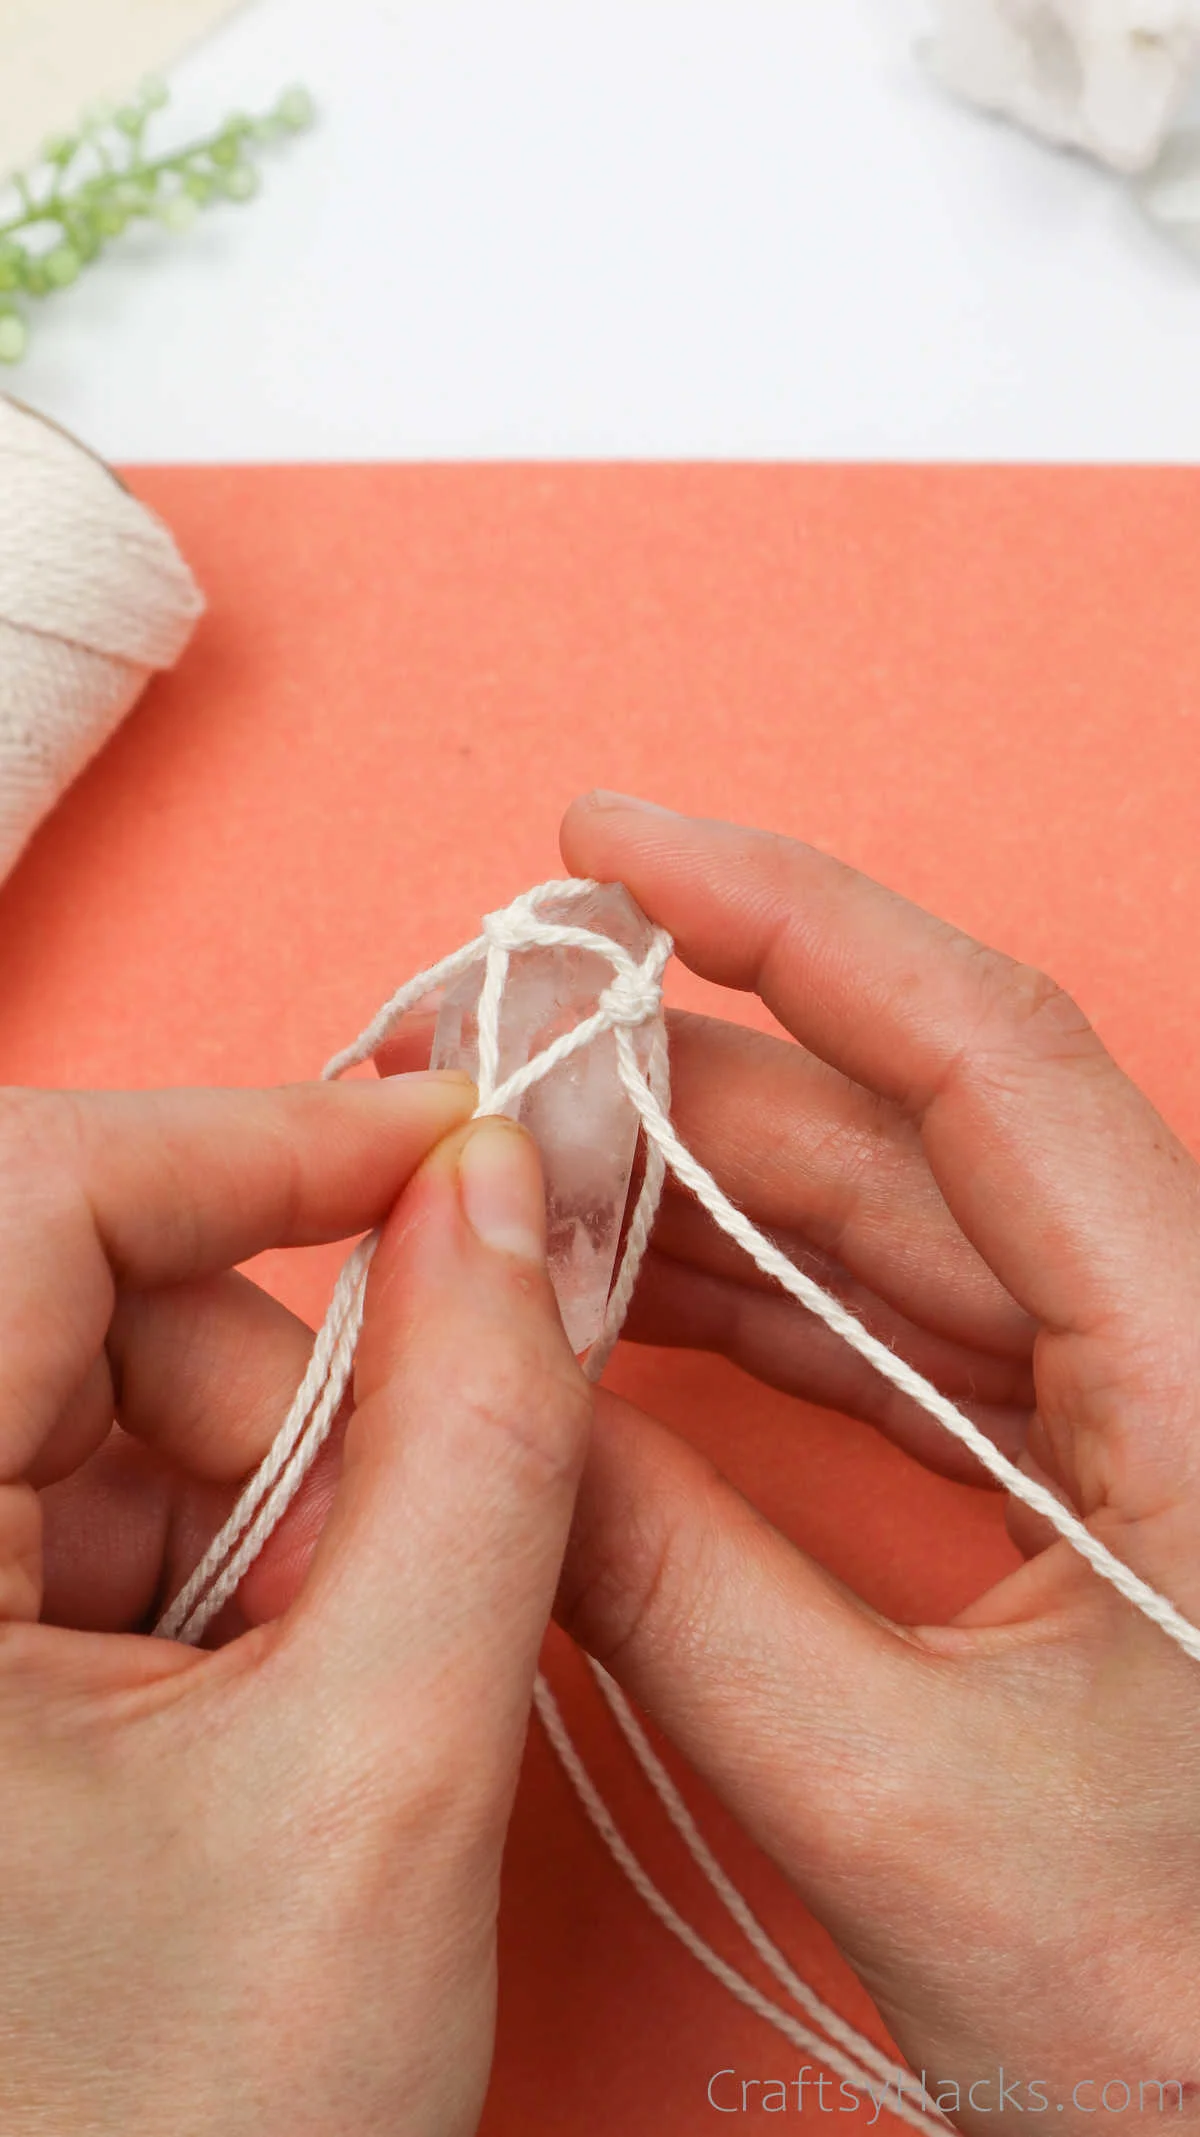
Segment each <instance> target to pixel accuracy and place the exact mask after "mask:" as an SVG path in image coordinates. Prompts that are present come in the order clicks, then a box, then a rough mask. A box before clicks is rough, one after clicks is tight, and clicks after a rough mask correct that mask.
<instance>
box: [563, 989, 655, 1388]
mask: <svg viewBox="0 0 1200 2137" xmlns="http://www.w3.org/2000/svg"><path fill="white" fill-rule="evenodd" d="M646 1080H647V1082H648V1084H649V1086H650V1089H651V1090H652V1092H653V1093H654V1096H655V1098H656V1099H657V1101H658V1103H659V1105H660V1106H661V1107H662V1109H663V1112H664V1113H666V1112H667V1111H668V1110H669V1108H670V1104H671V1070H670V1064H669V1060H668V1056H667V1038H666V1033H665V1031H664V1030H663V1025H662V1019H661V1017H656V1019H655V1021H654V1023H653V1025H652V1026H651V1033H650V1057H649V1060H648V1062H647V1064H646ZM643 1142H644V1144H645V1166H644V1170H643V1173H642V1185H641V1189H640V1191H639V1193H638V1198H637V1201H636V1202H635V1204H634V1208H633V1215H632V1217H631V1218H630V1220H629V1229H628V1231H627V1232H626V1234H625V1244H624V1247H623V1248H622V1251H621V1260H620V1263H619V1265H618V1268H617V1273H616V1276H615V1277H614V1279H613V1287H612V1290H611V1292H610V1293H609V1298H608V1305H607V1307H606V1308H605V1313H604V1326H603V1327H602V1329H601V1330H600V1333H599V1335H598V1336H597V1338H596V1340H595V1342H594V1343H593V1345H592V1347H591V1349H590V1350H589V1352H588V1354H587V1357H586V1359H585V1360H584V1367H583V1369H584V1372H585V1373H586V1374H587V1377H588V1379H589V1380H599V1378H600V1375H601V1373H602V1372H603V1371H604V1368H605V1366H606V1365H607V1364H608V1361H609V1359H610V1358H611V1356H612V1354H613V1351H614V1349H615V1348H616V1344H617V1339H618V1337H619V1336H620V1333H621V1330H622V1328H623V1327H624V1326H625V1316H626V1314H627V1313H628V1312H629V1304H630V1300H631V1299H632V1297H633V1293H634V1288H635V1286H636V1284H637V1280H638V1277H639V1275H640V1273H641V1267H642V1263H643V1261H644V1260H645V1257H646V1249H647V1247H648V1246H649V1244H650V1233H651V1231H652V1229H653V1226H654V1219H655V1217H656V1216H657V1214H658V1205H659V1203H660V1202H661V1200H662V1191H663V1180H664V1178H665V1175H666V1161H665V1160H664V1158H663V1154H662V1151H661V1150H660V1149H659V1147H658V1144H657V1143H652V1142H650V1141H649V1139H648V1138H646V1137H643Z"/></svg>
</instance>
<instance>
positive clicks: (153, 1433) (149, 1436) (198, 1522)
mask: <svg viewBox="0 0 1200 2137" xmlns="http://www.w3.org/2000/svg"><path fill="white" fill-rule="evenodd" d="M312 1340H313V1339H312V1331H311V1330H310V1329H309V1328H307V1327H306V1326H305V1324H304V1323H303V1322H302V1321H300V1320H298V1319H297V1318H296V1316H295V1315H294V1314H291V1313H289V1312H288V1311H287V1309H286V1308H285V1307H283V1306H281V1305H280V1304H279V1302H278V1301H277V1300H276V1299H273V1298H270V1297H269V1296H268V1295H267V1293H266V1292H264V1291H262V1290H260V1289H259V1287H258V1286H257V1285H256V1284H253V1283H251V1282H250V1281H249V1279H248V1278H246V1277H244V1276H240V1275H238V1274H236V1273H235V1272H233V1271H226V1272H224V1273H223V1274H222V1275H220V1276H216V1277H208V1278H206V1279H204V1280H203V1281H202V1282H199V1283H195V1284H179V1285H173V1286H171V1287H169V1288H168V1289H166V1290H164V1291H152V1292H142V1293H129V1292H124V1293H122V1294H121V1296H120V1298H119V1299H118V1302H117V1308H116V1312H115V1314H114V1317H113V1323H112V1326H111V1328H110V1331H109V1339H108V1355H109V1357H110V1358H111V1361H112V1378H111V1380H110V1381H109V1383H108V1405H107V1416H108V1419H109V1420H110V1421H111V1419H112V1417H113V1416H114V1414H115V1415H116V1416H117V1417H118V1418H119V1420H120V1427H121V1428H120V1429H118V1430H117V1431H115V1432H114V1431H112V1430H111V1429H110V1430H106V1431H105V1432H104V1434H103V1444H102V1445H98V1448H97V1451H96V1452H95V1453H94V1454H92V1456H91V1458H90V1459H89V1460H88V1461H87V1462H86V1463H85V1464H84V1465H83V1466H82V1467H80V1468H77V1469H75V1470H74V1473H73V1474H71V1475H69V1476H65V1477H63V1478H62V1480H61V1481H59V1482H57V1483H56V1484H54V1485H53V1486H52V1487H51V1488H49V1489H47V1490H43V1492H42V1494H41V1497H42V1513H43V1531H44V1552H45V1598H44V1602H43V1607H42V1615H43V1617H44V1618H46V1619H47V1620H48V1621H50V1622H53V1623H55V1624H64V1625H73V1626H75V1627H76V1628H78V1629H80V1630H84V1629H87V1630H95V1631H100V1630H103V1631H117V1630H133V1629H134V1628H135V1627H137V1626H139V1625H141V1624H142V1623H143V1622H144V1621H145V1620H146V1619H147V1618H149V1617H151V1616H153V1615H157V1606H158V1605H159V1604H160V1603H161V1602H162V1600H163V1599H164V1598H165V1597H166V1596H167V1595H168V1594H173V1593H174V1592H175V1590H176V1588H177V1587H178V1586H180V1585H181V1583H182V1581H183V1580H184V1579H186V1577H187V1575H188V1573H189V1572H190V1571H191V1568H192V1566H193V1565H194V1564H195V1563H196V1562H197V1560H198V1559H199V1558H200V1557H201V1556H202V1554H203V1552H204V1550H205V1549H206V1547H207V1545H208V1543H209V1542H210V1541H211V1539H212V1537H213V1536H214V1535H215V1534H216V1532H217V1530H218V1529H219V1528H220V1527H221V1525H222V1523H223V1522H224V1520H225V1517H226V1515H227V1514H228V1513H229V1511H230V1509H231V1507H232V1505H233V1503H234V1500H235V1499H236V1497H237V1495H238V1492H239V1490H240V1488H241V1485H242V1483H243V1482H244V1480H245V1478H246V1476H247V1475H248V1474H249V1473H250V1471H251V1470H253V1469H254V1468H255V1467H257V1465H258V1463H259V1462H260V1461H261V1460H262V1457H263V1456H264V1455H265V1453H266V1452H267V1450H268V1448H269V1447H270V1445H271V1442H272V1440H273V1439H274V1437H275V1434H276V1432H277V1431H278V1428H279V1425H280V1422H281V1420H282V1418H283V1417H284V1415H285V1414H286V1412H287V1409H288V1405H289V1404H290V1402H291V1398H292V1396H293V1394H294V1392H295V1389H296V1386H297V1384H298V1383H299V1381H300V1379H301V1377H302V1375H303V1373H304V1369H305V1366H306V1365H307V1363H308V1356H309V1352H310V1351H311V1348H312ZM55 1437H57V1435H56V1436H55ZM336 1473H337V1458H336V1446H335V1444H333V1443H331V1445H330V1449H329V1453H328V1455H327V1456H326V1457H325V1459H324V1460H323V1461H322V1462H321V1463H319V1464H318V1465H317V1467H316V1468H314V1470H313V1471H312V1472H310V1475H309V1477H308V1478H307V1479H306V1481H305V1486H304V1489H303V1491H302V1492H301V1494H300V1495H299V1497H298V1498H297V1499H296V1501H294V1503H293V1505H292V1506H291V1508H290V1509H289V1511H288V1515H287V1516H286V1518H285V1520H284V1522H283V1523H282V1524H281V1526H280V1528H279V1529H278V1530H277V1531H276V1532H275V1534H274V1536H272V1537H271V1539H270V1540H269V1544H268V1546H267V1547H266V1549H265V1550H264V1552H263V1554H262V1556H261V1557H260V1558H259V1559H258V1560H257V1561H256V1562H255V1565H254V1567H253V1568H252V1571H251V1573H250V1574H249V1575H248V1576H247V1578H246V1580H245V1581H244V1582H243V1584H242V1587H241V1590H240V1591H239V1596H238V1603H239V1610H238V1612H237V1616H236V1621H235V1620H227V1621H226V1623H225V1625H224V1627H223V1630H224V1632H225V1633H226V1635H228V1634H229V1632H230V1631H232V1630H234V1629H236V1628H240V1626H242V1625H244V1624H247V1623H252V1624H257V1623H260V1622H262V1621H263V1620H264V1619H265V1618H268V1617H273V1616H276V1615H278V1614H279V1613H280V1611H281V1610H283V1609H284V1608H286V1606H287V1604H288V1603H289V1602H290V1601H291V1600H292V1597H293V1596H294V1595H295V1593H296V1592H297V1590H298V1588H299V1586H300V1583H301V1580H302V1578H303V1574H304V1571H305V1568H306V1565H307V1562H308V1558H309V1557H310V1556H311V1553H312V1549H313V1547H314V1544H315V1540H316V1534H317V1533H318V1531H319V1527H320V1520H321V1518H322V1517H323V1514H324V1512H325V1511H326V1510H327V1507H328V1503H329V1500H330V1498H331V1497H332V1492H333V1486H334V1483H335V1481H336Z"/></svg>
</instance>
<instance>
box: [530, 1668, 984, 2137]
mask: <svg viewBox="0 0 1200 2137" xmlns="http://www.w3.org/2000/svg"><path fill="white" fill-rule="evenodd" d="M533 1701H534V1705H535V1707H536V1708H537V1713H538V1718H539V1720H540V1722H541V1724H542V1727H543V1729H544V1730H545V1732H546V1735H547V1737H548V1738H549V1740H550V1743H551V1744H552V1746H553V1748H554V1751H555V1752H556V1754H557V1757H558V1760H559V1764H560V1765H561V1766H562V1768H563V1771H564V1773H565V1774H566V1776H567V1779H568V1780H569V1781H570V1783H571V1786H572V1788H573V1789H574V1790H575V1793H576V1795H577V1796H578V1798H579V1801H580V1803H581V1805H582V1807H583V1809H584V1811H585V1812H586V1813H587V1816H588V1818H589V1819H590V1820H591V1823H592V1825H593V1826H594V1827H595V1829H596V1831H597V1833H598V1834H599V1835H600V1838H601V1839H602V1840H603V1842H604V1845H605V1847H606V1848H607V1849H608V1852H609V1854H610V1855H611V1856H612V1858H613V1861H614V1862H615V1863H616V1864H617V1865H618V1867H619V1868H620V1869H621V1870H622V1871H623V1872H624V1874H625V1876H626V1877H627V1878H628V1880H629V1883H630V1884H631V1885H632V1886H633V1889H634V1891H635V1892H636V1893H637V1895H638V1897H639V1899H641V1900H642V1901H644V1903H645V1905H646V1906H647V1907H648V1908H649V1910H650V1912H651V1914H652V1915H654V1916H655V1917H656V1918H657V1920H658V1921H660V1922H661V1923H662V1925H663V1927H664V1928H665V1929H668V1930H669V1931H670V1933H671V1935H672V1936H673V1937H675V1938H676V1939H677V1940H678V1942H679V1943H680V1944H682V1945H683V1947H684V1949H685V1950H686V1951H689V1952H690V1953H691V1955H692V1957H693V1959H696V1960H698V1961H699V1963H700V1965H701V1966H702V1967H703V1968H704V1969H705V1972H706V1973H709V1974H711V1975H712V1976H713V1978H714V1980H716V1981H719V1982H720V1984H721V1986H722V1988H724V1989H727V1990H728V1991H729V1994H730V1995H731V1996H733V1997H735V1998H736V1999H737V2001H738V2003H741V2004H744V2005H745V2006H746V2008H747V2010H750V2011H753V2012H754V2014H755V2016H756V2017H757V2018H762V2019H765V2020H766V2022H767V2024H768V2025H769V2026H774V2028H775V2030H776V2032H777V2033H782V2034H783V2036H784V2038H785V2039H786V2040H789V2041H790V2042H791V2043H792V2046H793V2047H794V2048H799V2049H801V2050H802V2051H803V2053H804V2054H805V2055H811V2056H813V2057H814V2058H815V2059H816V2061H817V2062H820V2063H823V2064H824V2065H825V2068H826V2069H827V2070H829V2071H832V2073H833V2075H834V2076H835V2077H839V2078H844V2079H845V2082H846V2084H847V2085H849V2086H851V2087H852V2088H853V2089H854V2091H855V2092H860V2093H866V2094H868V2095H869V2096H870V2097H871V2098H872V2099H876V2098H878V2096H879V2092H880V2089H881V2085H882V2082H883V2081H882V2078H881V2074H880V2073H879V2072H878V2071H876V2070H875V2069H874V2067H873V2064H872V2062H871V2060H870V2059H871V2058H874V2057H877V2056H878V2055H879V2050H878V2049H877V2048H876V2047H875V2045H874V2043H873V2042H871V2041H869V2040H867V2039H866V2037H865V2036H864V2035H863V2034H861V2033H859V2032H858V2031H857V2030H856V2028H855V2027H853V2026H849V2025H846V2024H845V2021H844V2020H840V2019H839V2020H838V2021H837V2023H838V2026H839V2028H840V2030H841V2031H842V2032H843V2034H844V2035H845V2037H846V2040H847V2042H848V2044H849V2046H848V2047H838V2046H837V2045H835V2044H834V2043H833V2042H832V2041H831V2040H827V2039H825V2038H824V2036H823V2035H821V2034H818V2033H814V2032H813V2031H812V2030H811V2028H810V2027H808V2026H806V2025H805V2024H804V2023H803V2021H802V2020H801V2019H798V2018H795V2017H793V2015H792V2013H791V2012H790V2011H785V2010H784V2009H783V2008H782V2007H781V2006H780V2005H779V2004H777V2003H773V2002H772V2001H771V1998H770V1997H769V1996H764V1995H763V1992H762V1990H761V1989H759V1988H756V1987H755V1985H754V1983H753V1982H752V1981H747V1979H746V1977H745V1975H744V1974H739V1972H738V1971H737V1968H736V1967H734V1966H731V1965H730V1964H729V1961H728V1960H727V1959H723V1958H722V1957H721V1954H720V1952H718V1951H716V1950H715V1949H714V1948H713V1946H712V1945H711V1944H710V1943H709V1942H708V1940H707V1938H705V1937H702V1936H701V1935H700V1932H699V1930H696V1929H693V1928H692V1925H691V1923H690V1922H688V1921H687V1920H686V1919H685V1918H684V1916H683V1915H681V1914H680V1912H679V1910H678V1908H677V1907H674V1906H673V1905H672V1903H671V1901H670V1900H669V1899H668V1898H667V1896H666V1894H665V1892H663V1891H662V1890H661V1889H660V1887H659V1886H658V1885H656V1884H655V1882H654V1879H653V1878H652V1877H651V1875H650V1873H649V1871H648V1870H647V1869H646V1868H645V1866H644V1864H643V1863H642V1862H641V1861H640V1860H639V1858H638V1857H637V1855H635V1853H634V1851H633V1849H632V1848H631V1847H630V1845H629V1842H628V1841H627V1840H626V1838H625V1835H624V1834H623V1833H622V1831H621V1828H620V1826H619V1825H618V1824H617V1821H616V1819H615V1818H614V1817H613V1814H612V1812H611V1811H610V1810H609V1808H608V1805H607V1803H606V1802H605V1801H604V1798H603V1796H602V1795H601V1794H600V1791H599V1789H598V1788H597V1786H596V1784H595V1782H594V1781H593V1779H592V1777H591V1774H590V1773H589V1772H588V1770H587V1767H586V1766H585V1765H584V1763H583V1760H582V1759H581V1757H580V1755H579V1752H578V1749H577V1748H576V1745H575V1743H574V1740H573V1738H572V1737H571V1734H570V1731H569V1730H568V1728H567V1725H566V1723H565V1721H564V1720H563V1716H562V1710H561V1708H560V1707H559V1704H558V1701H557V1700H556V1698H555V1697H554V1694H553V1692H552V1691H551V1689H550V1686H549V1684H548V1683H547V1681H546V1679H545V1677H544V1676H542V1675H541V1674H539V1676H538V1678H537V1681H536V1683H535V1685H534V1691H533ZM738 1897H739V1898H740V1897H741V1895H740V1894H739V1895H738ZM744 1904H745V1903H744V1902H743V1905H744ZM747 1911H748V1910H747ZM739 1926H740V1925H739ZM795 1978H796V1979H797V1980H798V1978H799V1977H798V1976H797V1977H795ZM800 1986H801V1987H804V1984H803V1983H801V1984H800ZM808 1993H809V1994H811V1991H810V1992H808ZM813 2000H814V2001H816V2002H819V1999H817V1998H814V1999H813ZM822 2008H823V2006H822ZM830 2015H831V2016H832V2015H833V2014H832V2013H831V2014H830ZM851 2049H853V2050H854V2051H856V2052H857V2053H856V2054H855V2053H851V2052H850V2050H851ZM887 2068H888V2073H889V2075H888V2080H887V2082H888V2085H889V2086H894V2087H895V2097H894V2098H893V2097H892V2096H891V2094H890V2092H889V2096H888V2098H887V2100H886V2101H885V2102H884V2105H886V2107H887V2108H888V2110H889V2112H890V2113H891V2114H893V2115H898V2116H899V2118H900V2120H901V2121H902V2122H908V2123H911V2124H912V2126H913V2128H914V2129H919V2130H924V2131H926V2132H930V2131H934V2130H936V2131H939V2132H942V2133H943V2137H944V2132H945V2130H946V2127H947V2125H946V2122H945V2120H944V2118H943V2117H942V2116H941V2115H939V2114H938V2113H937V2112H936V2111H926V2110H924V2109H922V2108H921V2107H920V2106H919V2105H918V2103H917V2101H916V2100H914V2099H913V2098H912V2097H911V2093H910V2092H909V2090H908V2088H909V2087H914V2088H916V2090H917V2091H918V2092H919V2091H920V2086H919V2083H918V2081H917V2079H916V2078H915V2077H914V2075H913V2073H912V2072H911V2071H909V2070H905V2069H904V2068H903V2066H902V2065H901V2064H898V2063H896V2064H891V2063H889V2064H888V2065H887Z"/></svg>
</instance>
